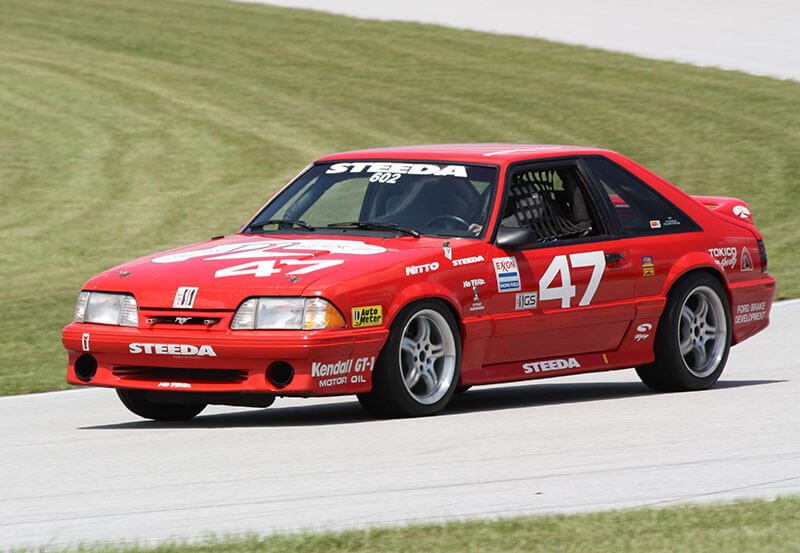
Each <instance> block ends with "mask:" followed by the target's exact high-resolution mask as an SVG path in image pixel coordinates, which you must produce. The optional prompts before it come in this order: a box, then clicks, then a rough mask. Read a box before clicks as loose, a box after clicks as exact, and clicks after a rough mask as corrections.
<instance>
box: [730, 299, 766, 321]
mask: <svg viewBox="0 0 800 553" xmlns="http://www.w3.org/2000/svg"><path fill="white" fill-rule="evenodd" d="M766 318H767V302H765V301H759V302H753V303H745V304H742V305H739V306H738V307H737V308H736V318H735V319H734V320H733V324H737V325H739V324H745V323H752V322H753V321H763V320H764V319H766Z"/></svg>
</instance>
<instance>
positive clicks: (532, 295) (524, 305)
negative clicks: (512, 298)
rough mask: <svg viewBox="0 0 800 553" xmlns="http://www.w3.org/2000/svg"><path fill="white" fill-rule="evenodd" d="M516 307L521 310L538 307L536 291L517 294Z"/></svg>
mask: <svg viewBox="0 0 800 553" xmlns="http://www.w3.org/2000/svg"><path fill="white" fill-rule="evenodd" d="M514 309H516V310H517V311H521V310H523V309H536V292H524V293H522V294H517V296H516V302H515V305H514Z"/></svg>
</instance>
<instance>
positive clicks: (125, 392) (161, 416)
mask: <svg viewBox="0 0 800 553" xmlns="http://www.w3.org/2000/svg"><path fill="white" fill-rule="evenodd" d="M176 393H179V392H153V391H149V390H131V389H129V388H117V395H118V396H119V399H120V400H121V401H122V403H123V405H125V407H127V408H128V410H130V411H131V412H132V413H134V414H136V415H139V416H140V417H143V418H145V419H153V420H157V421H184V420H189V419H191V418H193V417H194V416H196V415H197V414H198V413H200V411H202V410H203V409H205V408H206V404H205V403H190V402H185V403H183V402H175V401H170V400H175V399H177V397H178V396H175V394H176ZM167 394H172V395H167ZM162 400H163V401H162Z"/></svg>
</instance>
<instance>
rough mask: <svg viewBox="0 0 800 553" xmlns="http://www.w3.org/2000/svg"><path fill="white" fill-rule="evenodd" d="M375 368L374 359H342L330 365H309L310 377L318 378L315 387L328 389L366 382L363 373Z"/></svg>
mask: <svg viewBox="0 0 800 553" xmlns="http://www.w3.org/2000/svg"><path fill="white" fill-rule="evenodd" d="M374 368H375V357H359V358H356V359H342V360H340V361H334V362H332V363H321V362H318V361H314V362H312V363H311V377H312V378H318V379H319V380H317V386H319V387H320V388H330V387H331V386H341V385H343V384H347V383H348V382H349V383H350V384H361V383H364V382H366V381H367V379H366V378H365V377H364V373H366V372H367V371H370V372H371V371H372V370H373V369H374Z"/></svg>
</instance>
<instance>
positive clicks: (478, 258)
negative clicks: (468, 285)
mask: <svg viewBox="0 0 800 553" xmlns="http://www.w3.org/2000/svg"><path fill="white" fill-rule="evenodd" d="M481 261H484V259H483V256H482V255H476V256H473V257H462V258H461V259H454V260H453V266H454V267H458V266H460V265H471V264H473V263H479V262H481Z"/></svg>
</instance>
